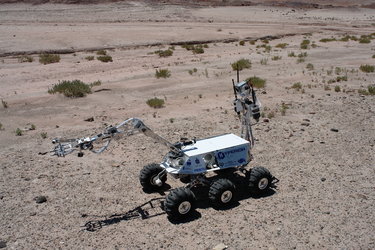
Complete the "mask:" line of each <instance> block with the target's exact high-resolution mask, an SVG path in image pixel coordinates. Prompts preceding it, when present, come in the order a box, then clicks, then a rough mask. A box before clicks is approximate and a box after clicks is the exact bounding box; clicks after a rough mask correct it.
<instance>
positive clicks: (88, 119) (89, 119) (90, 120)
mask: <svg viewBox="0 0 375 250" xmlns="http://www.w3.org/2000/svg"><path fill="white" fill-rule="evenodd" d="M84 121H85V122H93V121H94V117H89V118H87V119H85V120H84Z"/></svg>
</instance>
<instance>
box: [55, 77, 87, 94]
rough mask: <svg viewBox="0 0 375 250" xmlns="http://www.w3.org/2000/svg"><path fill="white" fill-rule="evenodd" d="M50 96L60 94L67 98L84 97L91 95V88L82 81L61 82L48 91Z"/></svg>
mask: <svg viewBox="0 0 375 250" xmlns="http://www.w3.org/2000/svg"><path fill="white" fill-rule="evenodd" d="M48 93H49V94H56V93H60V94H63V95H64V96H66V97H84V96H86V94H90V93H91V87H90V85H89V84H86V83H84V82H82V81H80V80H73V81H65V80H64V81H59V83H57V84H55V85H53V86H52V88H50V89H48Z"/></svg>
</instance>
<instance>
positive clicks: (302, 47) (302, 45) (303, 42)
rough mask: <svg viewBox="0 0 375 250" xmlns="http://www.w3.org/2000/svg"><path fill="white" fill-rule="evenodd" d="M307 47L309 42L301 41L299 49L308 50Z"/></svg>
mask: <svg viewBox="0 0 375 250" xmlns="http://www.w3.org/2000/svg"><path fill="white" fill-rule="evenodd" d="M309 45H310V40H303V41H302V42H301V45H300V47H301V49H308V48H309Z"/></svg>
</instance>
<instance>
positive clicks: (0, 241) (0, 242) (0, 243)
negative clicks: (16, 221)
mask: <svg viewBox="0 0 375 250" xmlns="http://www.w3.org/2000/svg"><path fill="white" fill-rule="evenodd" d="M6 247H7V242H6V241H2V240H0V248H6Z"/></svg>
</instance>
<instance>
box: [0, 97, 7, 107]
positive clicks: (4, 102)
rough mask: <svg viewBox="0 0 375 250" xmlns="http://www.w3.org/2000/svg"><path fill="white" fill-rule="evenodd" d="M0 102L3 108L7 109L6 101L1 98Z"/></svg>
mask: <svg viewBox="0 0 375 250" xmlns="http://www.w3.org/2000/svg"><path fill="white" fill-rule="evenodd" d="M1 104H2V105H3V108H5V109H7V108H8V103H7V102H6V101H4V100H3V99H1Z"/></svg>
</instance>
